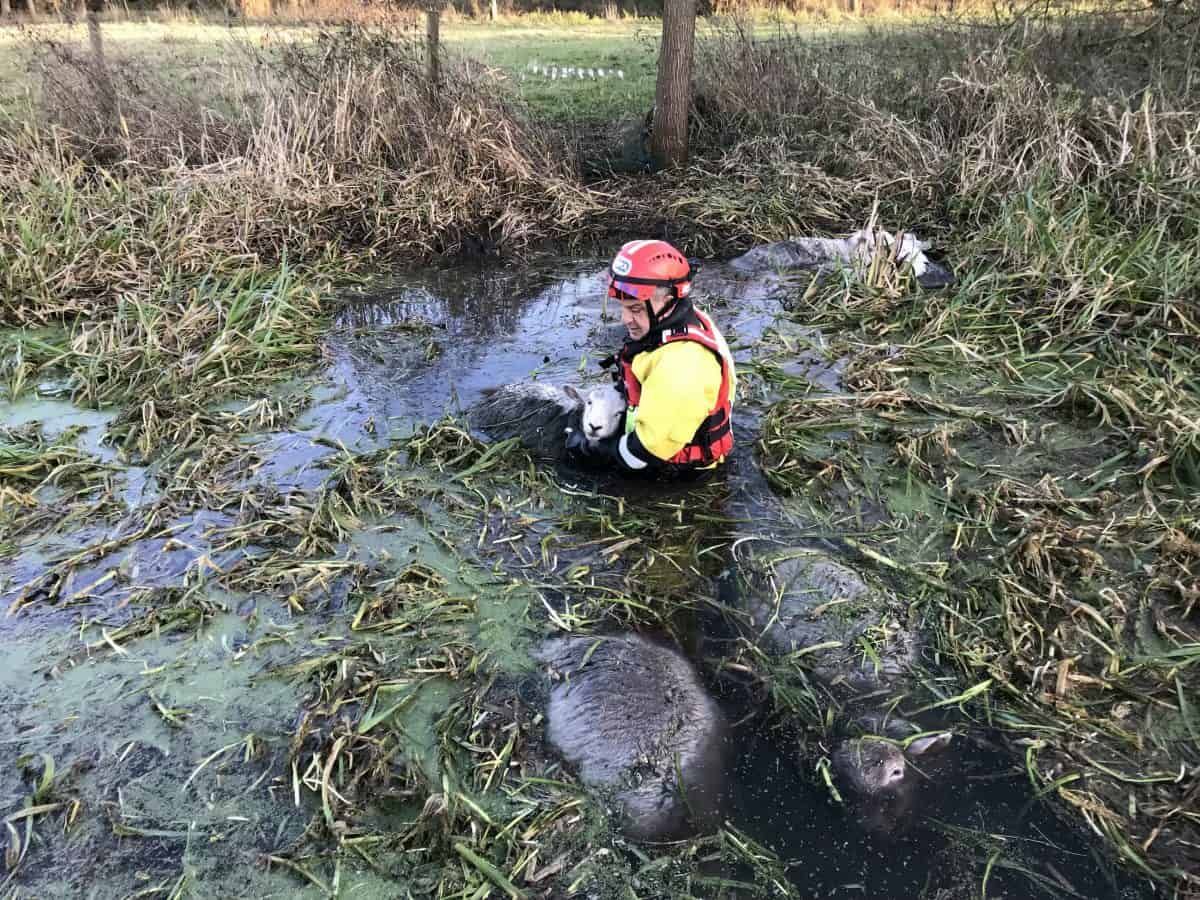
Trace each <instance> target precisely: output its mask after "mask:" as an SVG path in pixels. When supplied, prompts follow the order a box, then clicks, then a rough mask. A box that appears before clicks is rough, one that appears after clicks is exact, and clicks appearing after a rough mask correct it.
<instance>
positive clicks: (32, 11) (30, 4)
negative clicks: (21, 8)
mask: <svg viewBox="0 0 1200 900" xmlns="http://www.w3.org/2000/svg"><path fill="white" fill-rule="evenodd" d="M25 9H26V11H27V12H28V13H29V16H30V18H36V17H37V14H38V5H37V0H25Z"/></svg>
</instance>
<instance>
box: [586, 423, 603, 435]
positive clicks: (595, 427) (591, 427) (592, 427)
mask: <svg viewBox="0 0 1200 900" xmlns="http://www.w3.org/2000/svg"><path fill="white" fill-rule="evenodd" d="M599 430H600V426H599V425H589V426H588V431H590V432H591V433H592V434H595V433H596V432H597V431H599Z"/></svg>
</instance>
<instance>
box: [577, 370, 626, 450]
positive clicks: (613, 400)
mask: <svg viewBox="0 0 1200 900" xmlns="http://www.w3.org/2000/svg"><path fill="white" fill-rule="evenodd" d="M563 390H564V391H566V393H567V396H569V397H571V398H572V399H574V400H576V401H578V402H579V403H581V404H582V405H583V420H582V428H583V436H584V437H585V438H587V439H588V441H590V442H593V443H594V442H596V441H602V440H604V439H605V438H610V437H612V436H613V435H614V434H616V433H617V432H618V431H619V430H620V428H621V417H622V416H623V415H625V398H624V397H622V396H621V394H620V392H619V391H618V390H617V389H616V388H615V387H613V386H612V385H611V384H602V385H600V386H598V387H594V388H592V389H591V390H590V391H588V393H587V396H586V397H581V396H580V395H579V391H577V390H575V388H573V387H570V386H567V387H565V388H563Z"/></svg>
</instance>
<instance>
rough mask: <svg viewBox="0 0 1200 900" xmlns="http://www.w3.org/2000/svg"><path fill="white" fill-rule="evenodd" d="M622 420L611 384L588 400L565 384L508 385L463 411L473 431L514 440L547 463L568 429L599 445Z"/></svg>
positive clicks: (621, 404)
mask: <svg viewBox="0 0 1200 900" xmlns="http://www.w3.org/2000/svg"><path fill="white" fill-rule="evenodd" d="M624 415H625V398H624V397H622V396H621V394H620V393H619V392H618V391H617V389H616V388H615V387H613V386H612V385H611V384H604V385H600V386H598V387H594V388H592V389H591V390H590V391H588V393H587V396H586V397H584V396H581V395H580V393H579V391H577V390H576V389H575V388H573V387H570V386H569V385H568V386H566V387H558V386H557V385H553V384H544V383H541V382H527V383H519V384H506V385H504V386H503V387H499V388H496V389H495V390H493V391H490V392H488V393H486V394H485V396H484V397H483V399H481V400H479V401H478V402H477V403H475V404H474V405H473V406H471V407H470V408H469V409H468V410H467V420H468V421H469V422H470V424H471V426H472V427H473V428H476V429H478V430H479V431H482V432H483V433H484V434H486V435H488V436H489V437H492V438H495V439H497V440H505V439H507V438H512V437H515V438H518V439H519V440H520V442H521V444H522V445H523V446H524V447H525V448H526V449H528V450H530V451H532V452H533V453H535V454H537V455H538V456H543V457H549V458H559V457H561V456H562V454H563V446H564V441H565V438H566V431H567V429H568V428H578V429H581V430H582V431H583V434H584V437H585V438H587V440H589V441H599V440H603V439H604V438H607V437H612V436H613V435H614V434H616V433H617V432H618V431H619V430H620V427H621V422H622V420H623V418H624Z"/></svg>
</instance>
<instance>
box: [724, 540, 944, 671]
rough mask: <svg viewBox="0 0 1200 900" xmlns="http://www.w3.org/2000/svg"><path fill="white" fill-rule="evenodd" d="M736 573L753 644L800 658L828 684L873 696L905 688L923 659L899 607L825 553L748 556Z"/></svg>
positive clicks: (802, 551) (803, 551)
mask: <svg viewBox="0 0 1200 900" xmlns="http://www.w3.org/2000/svg"><path fill="white" fill-rule="evenodd" d="M738 570H739V574H740V581H741V585H740V590H739V594H740V599H739V604H740V606H741V608H742V610H743V612H744V613H745V614H746V615H747V618H748V621H749V627H750V634H749V635H748V637H750V638H751V639H752V640H754V641H755V642H756V643H757V644H759V646H760V647H762V649H763V650H765V651H766V652H767V653H770V654H771V655H774V656H783V655H786V654H789V653H794V652H797V651H803V653H804V661H805V665H807V666H809V667H811V669H812V671H813V674H814V675H816V676H817V677H818V678H820V679H822V680H823V681H825V682H827V683H829V684H831V685H840V686H843V687H846V688H849V689H850V690H852V691H855V692H870V691H874V690H877V689H878V688H879V687H881V686H884V685H890V684H893V683H896V682H901V681H903V680H904V679H905V678H906V677H907V675H908V670H909V668H910V667H911V666H912V665H913V664H914V663H915V662H916V660H917V657H918V656H919V654H920V650H921V641H920V639H919V637H918V635H917V634H916V632H914V631H913V629H912V627H911V624H912V623H910V622H909V621H908V614H907V612H906V611H905V610H904V608H903V606H902V604H900V603H899V602H898V601H897V600H896V598H895V597H893V596H892V595H891V594H890V593H889V592H887V591H885V590H883V589H882V588H879V587H876V586H873V585H872V584H871V583H869V582H868V581H866V580H865V579H864V578H863V577H862V576H861V575H859V573H857V572H855V571H854V570H853V569H851V568H849V567H848V566H845V565H843V564H842V563H840V562H838V561H837V560H834V559H832V558H830V557H828V556H826V555H825V554H823V553H820V552H817V551H815V550H809V549H804V548H793V549H790V550H783V551H780V552H776V553H767V554H762V555H751V556H749V557H748V558H742V559H740V560H739V565H738ZM868 647H869V648H870V649H869V651H868V650H867V648H868Z"/></svg>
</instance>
